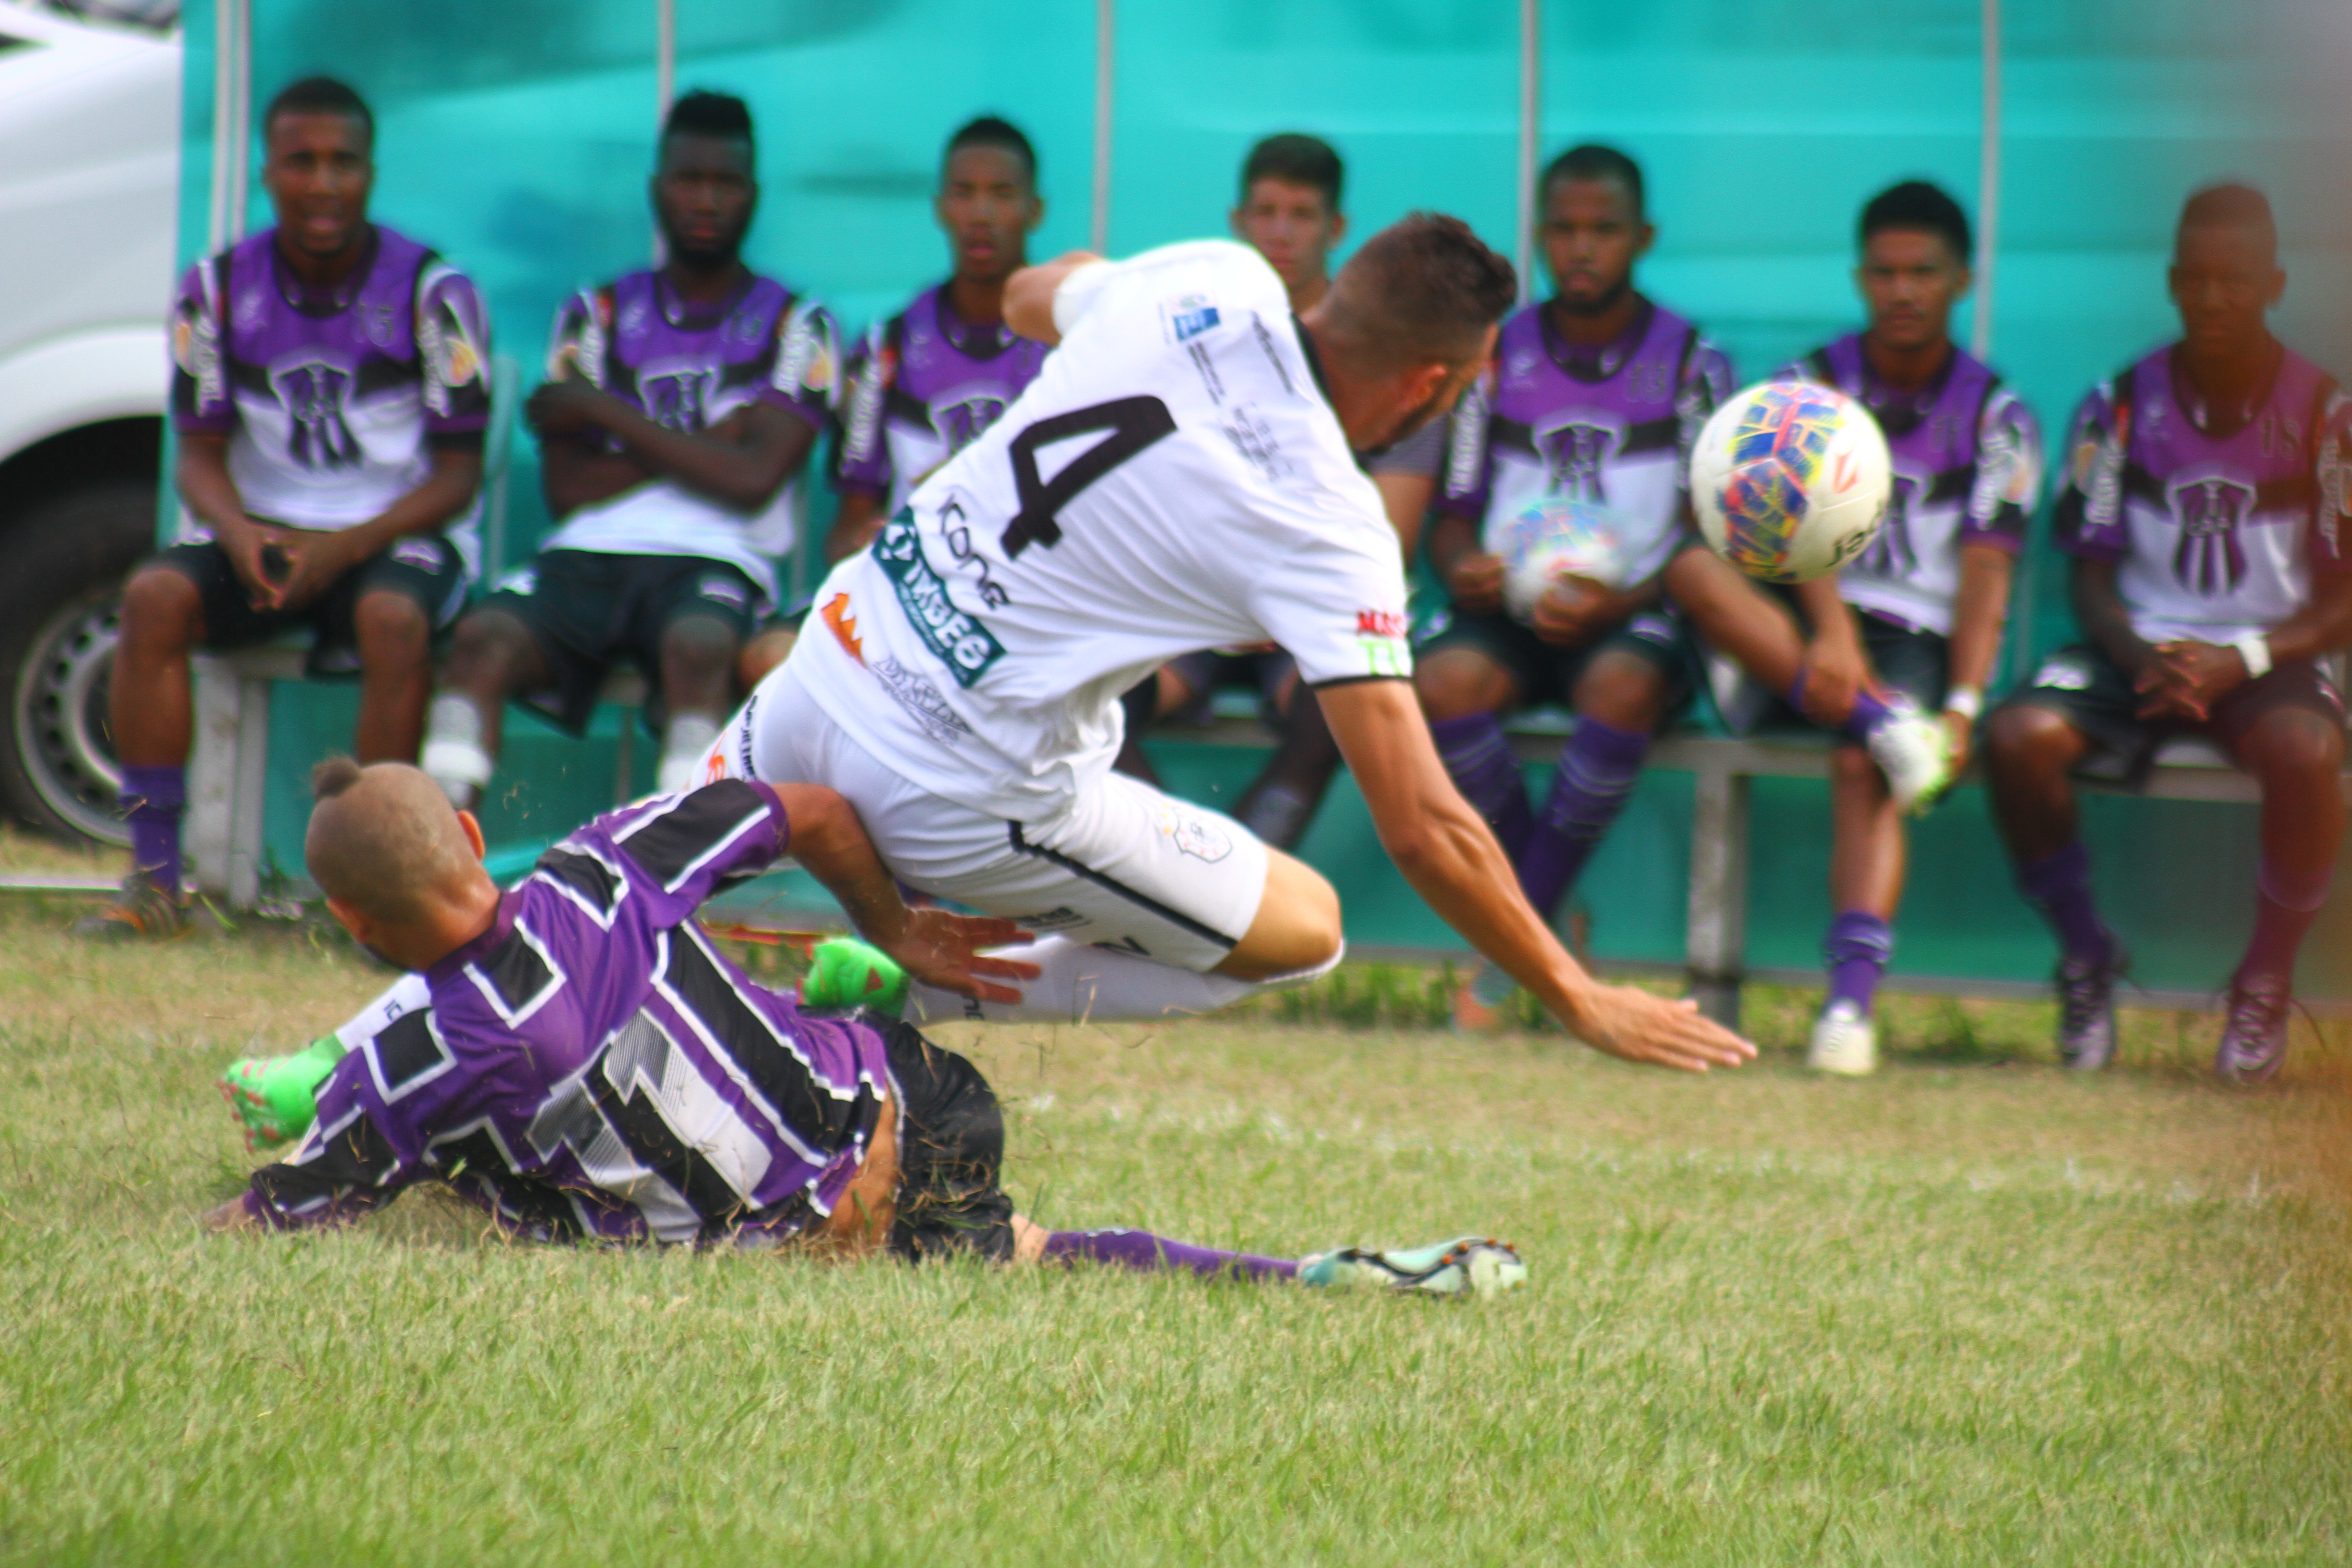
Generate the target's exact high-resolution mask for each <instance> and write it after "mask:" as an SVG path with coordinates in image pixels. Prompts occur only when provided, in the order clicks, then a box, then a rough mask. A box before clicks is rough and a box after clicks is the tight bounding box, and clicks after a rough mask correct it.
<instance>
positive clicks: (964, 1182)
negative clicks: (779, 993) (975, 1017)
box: [856, 1013, 1013, 1263]
mask: <svg viewBox="0 0 2352 1568" xmlns="http://www.w3.org/2000/svg"><path fill="white" fill-rule="evenodd" d="M856 1020H857V1021H858V1022H859V1023H861V1024H864V1025H866V1026H868V1027H869V1028H871V1029H873V1030H874V1031H875V1032H876V1033H877V1034H879V1035H880V1036H881V1037H882V1044H883V1047H884V1049H885V1050H886V1051H887V1054H888V1057H889V1063H890V1085H891V1098H892V1099H893V1100H896V1101H897V1102H898V1217H897V1218H896V1219H895V1220H894V1221H893V1222H892V1223H891V1226H890V1250H891V1251H893V1252H895V1253H897V1254H898V1256H899V1257H901V1258H908V1259H909V1260H911V1261H914V1262H918V1263H919V1262H921V1261H922V1260H923V1259H924V1258H940V1257H945V1256H947V1255H948V1254H950V1253H954V1252H971V1253H975V1254H977V1255H978V1256H980V1257H982V1258H990V1259H992V1260H994V1261H996V1262H999V1263H1002V1262H1004V1261H1005V1260H1006V1259H1008V1258H1011V1257H1012V1256H1013V1200H1012V1199H1011V1198H1009V1197H1006V1196H1005V1195H1004V1189H1003V1187H1002V1186H1000V1185H999V1184H998V1180H999V1178H1000V1176H1001V1175H1002V1174H1003V1170H1004V1112H1003V1109H1002V1108H1001V1107H999V1106H998V1104H997V1103H996V1091H995V1090H994V1089H991V1088H989V1087H988V1080H987V1079H984V1078H982V1077H981V1076H980V1069H979V1068H976V1067H974V1066H972V1065H971V1062H970V1061H968V1060H966V1059H965V1058H962V1057H960V1056H958V1055H957V1054H956V1053H955V1052H953V1051H950V1050H944V1049H942V1048H940V1047H938V1046H935V1045H933V1044H931V1042H930V1041H929V1040H927V1039H925V1038H923V1037H922V1036H921V1035H920V1034H919V1033H917V1032H916V1030H915V1028H914V1026H912V1025H910V1024H906V1023H903V1022H901V1021H900V1020H898V1019H897V1018H892V1017H888V1016H884V1015H881V1014H876V1013H859V1014H856Z"/></svg>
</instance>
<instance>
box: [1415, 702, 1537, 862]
mask: <svg viewBox="0 0 2352 1568" xmlns="http://www.w3.org/2000/svg"><path fill="white" fill-rule="evenodd" d="M1429 733H1430V735H1431V737H1432V738H1433V740H1435V741H1436V742H1437V754H1438V756H1439V757H1440V758H1442V759H1443V760H1444V763H1445V772H1446V773H1447V775H1448V776H1449V777H1451V778H1452V779H1453V780H1454V788H1455V789H1458V790H1460V791H1461V792H1462V798H1463V799H1464V800H1466V801H1468V802H1469V803H1470V809H1471V810H1473V811H1475V812H1476V813H1477V814H1478V815H1479V816H1483V817H1485V818H1486V826H1489V827H1491V828H1493V829H1494V830H1495V837H1496V838H1499V839H1501V840H1502V843H1503V853H1504V854H1506V855H1508V856H1509V857H1510V858H1511V864H1512V865H1514V866H1516V865H1517V864H1518V863H1519V855H1520V852H1521V851H1523V850H1524V849H1526V847H1527V845H1528V833H1529V832H1530V831H1531V830H1532V829H1533V828H1534V826H1535V814H1534V812H1533V811H1531V810H1530V809H1528V790H1527V785H1526V784H1525V783H1524V782H1523V781H1522V780H1521V779H1520V777H1519V760H1518V759H1517V757H1515V756H1513V755H1511V742H1510V737H1508V736H1507V735H1506V734H1504V733H1503V721H1501V720H1499V719H1497V718H1496V717H1495V715H1493V714H1492V713H1472V714H1469V715H1467V716H1466V717H1464V718H1460V719H1440V720H1438V721H1436V722H1434V723H1433V724H1431V725H1430V727H1429Z"/></svg>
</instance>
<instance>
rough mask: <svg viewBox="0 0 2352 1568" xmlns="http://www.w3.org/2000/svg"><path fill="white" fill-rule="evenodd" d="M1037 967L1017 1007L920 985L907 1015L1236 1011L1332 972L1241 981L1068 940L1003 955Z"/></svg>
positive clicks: (1075, 1020)
mask: <svg viewBox="0 0 2352 1568" xmlns="http://www.w3.org/2000/svg"><path fill="white" fill-rule="evenodd" d="M1001 956H1003V957H1005V958H1013V959H1018V960H1020V961H1021V962H1023V963H1034V964H1036V965H1037V966H1038V967H1039V968H1040V969H1041V970H1042V971H1043V972H1044V973H1040V974H1039V975H1038V976H1037V978H1036V979H1034V980H1024V981H1018V982H1015V983H1014V984H1018V985H1019V986H1020V988H1021V1000H1020V1001H1019V1002H1016V1003H1012V1004H1006V1003H1003V1002H975V1001H973V1000H972V999H971V997H969V996H959V995H957V994H955V993H954V992H952V991H941V990H939V989H937V988H936V987H934V986H929V985H924V984H919V983H918V984H914V985H911V986H909V987H908V994H907V1013H906V1016H907V1018H908V1021H909V1022H910V1023H914V1024H918V1025H921V1024H931V1023H945V1022H947V1021H949V1020H950V1019H955V1018H966V1019H971V1020H974V1021H977V1022H982V1023H999V1024H1010V1023H1039V1024H1083V1023H1086V1022H1088V1021H1089V1020H1094V1021H1100V1020H1102V1019H1106V1018H1165V1017H1169V1016H1185V1015H1190V1016H1198V1015H1200V1014H1203V1013H1213V1012H1215V1011H1216V1010H1217V1009H1218V1008H1220V1007H1225V1006H1230V1005H1233V1004H1234V1003H1235V1002H1238V1001H1240V1000H1241V999H1242V998H1243V997H1244V996H1246V995H1248V994H1250V993H1251V992H1253V991H1260V990H1265V989H1269V988H1271V987H1274V986H1278V985H1295V984H1298V983H1299V982H1301V981H1304V980H1312V979H1314V978H1315V977H1316V976H1317V975H1318V974H1322V973H1328V971H1329V970H1330V969H1331V968H1332V967H1333V966H1334V965H1336V964H1337V963H1339V957H1340V955H1339V954H1338V953H1334V954H1333V955H1332V956H1331V959H1330V962H1329V963H1322V964H1318V965H1317V966H1316V967H1315V968H1313V969H1307V970H1301V971H1300V972H1299V973H1297V974H1278V975H1276V976H1275V977H1274V978H1273V979H1271V980H1235V979H1233V978H1231V977H1230V976H1227V975H1223V974H1201V973H1194V972H1193V971H1192V970H1190V969H1178V968H1176V967H1174V966H1173V965H1171V964H1166V963H1153V962H1152V961H1151V960H1150V959H1148V958H1139V957H1137V956H1136V955H1135V954H1134V953H1131V952H1114V951H1113V950H1111V949H1109V948H1102V947H1089V946H1087V945H1086V944H1085V943H1083V942H1072V941H1070V940H1069V939H1068V938H1067V937H1060V936H1049V937H1047V938H1045V940H1044V941H1042V942H1037V943H1036V944H1035V945H1034V946H1031V947H1009V948H1006V949H1004V950H1003V953H1002V955H1001Z"/></svg>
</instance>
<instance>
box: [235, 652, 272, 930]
mask: <svg viewBox="0 0 2352 1568" xmlns="http://www.w3.org/2000/svg"><path fill="white" fill-rule="evenodd" d="M237 686H238V691H237V699H236V776H235V783H234V784H233V789H234V794H233V795H231V797H230V802H229V839H228V901H229V907H230V908H232V909H239V910H249V909H251V908H253V907H254V905H256V904H257V903H259V902H260V901H261V854H262V822H261V818H262V808H263V805H264V802H265V799H266V796H265V793H264V791H265V786H266V785H267V784H268V779H269V682H268V680H267V679H243V680H240V681H238V682H237Z"/></svg>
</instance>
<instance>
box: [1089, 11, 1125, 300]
mask: <svg viewBox="0 0 2352 1568" xmlns="http://www.w3.org/2000/svg"><path fill="white" fill-rule="evenodd" d="M1117 67H1118V0H1095V170H1094V174H1095V185H1094V206H1093V209H1092V211H1091V214H1090V217H1089V221H1088V224H1087V249H1088V250H1091V251H1093V252H1094V253H1095V254H1096V255H1097V256H1108V255H1109V254H1110V153H1111V126H1112V124H1113V113H1112V111H1113V110H1114V109H1115V108H1116V106H1117V102H1118V69H1117Z"/></svg>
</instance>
